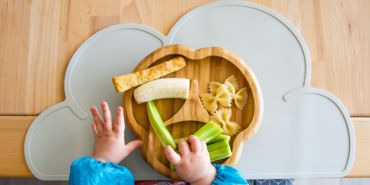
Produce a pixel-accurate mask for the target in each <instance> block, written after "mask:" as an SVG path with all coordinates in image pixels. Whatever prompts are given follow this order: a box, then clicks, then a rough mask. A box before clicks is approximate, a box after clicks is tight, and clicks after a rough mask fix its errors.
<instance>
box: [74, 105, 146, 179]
mask: <svg viewBox="0 0 370 185" xmlns="http://www.w3.org/2000/svg"><path fill="white" fill-rule="evenodd" d="M101 107H102V110H103V119H101V116H100V115H99V112H98V110H97V108H96V107H92V108H91V113H92V116H93V120H94V121H93V124H92V131H93V133H94V137H95V142H94V150H93V154H92V156H91V157H82V158H80V159H78V160H75V161H74V162H73V163H72V165H71V172H70V178H69V180H70V184H71V185H74V184H76V185H78V184H87V185H89V184H134V177H133V175H132V174H131V172H130V171H129V170H128V169H127V168H125V167H123V166H120V165H118V163H119V162H121V161H122V160H123V159H124V158H125V157H127V156H128V155H129V154H130V153H131V152H132V151H133V150H135V149H136V148H137V147H139V146H141V144H142V142H141V141H139V140H135V141H131V142H129V143H127V144H126V143H125V139H124V130H125V124H124V122H123V121H124V119H123V109H122V107H121V106H119V107H117V117H116V122H113V120H112V118H111V117H112V116H111V113H110V110H109V107H108V104H107V103H106V102H104V101H103V102H102V103H101Z"/></svg>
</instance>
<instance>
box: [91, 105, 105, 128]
mask: <svg viewBox="0 0 370 185" xmlns="http://www.w3.org/2000/svg"><path fill="white" fill-rule="evenodd" d="M90 111H91V114H92V116H93V119H94V123H95V124H96V129H97V131H98V132H100V131H102V130H103V122H102V120H101V118H100V114H99V111H98V109H97V108H96V107H95V106H92V107H91V108H90Z"/></svg>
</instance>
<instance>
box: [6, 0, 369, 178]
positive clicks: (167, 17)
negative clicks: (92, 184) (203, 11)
mask: <svg viewBox="0 0 370 185" xmlns="http://www.w3.org/2000/svg"><path fill="white" fill-rule="evenodd" d="M207 2H210V0H122V1H117V0H106V1H100V0H89V1H78V0H60V1H54V0H2V1H0V40H1V42H0V89H1V91H0V115H1V116H0V128H1V129H0V138H1V142H0V149H1V150H0V151H4V150H2V149H7V150H6V151H5V152H0V175H1V176H29V175H30V173H29V171H28V170H27V169H26V165H25V162H24V159H23V158H22V157H23V151H22V150H23V138H24V135H25V133H26V129H27V128H28V126H29V124H30V122H31V119H30V117H28V116H35V115H38V114H39V113H40V112H41V111H42V110H44V109H46V108H47V107H48V106H50V105H53V104H55V103H57V102H60V101H62V100H63V99H64V91H63V80H64V73H65V70H66V67H67V65H68V62H69V59H70V57H71V56H72V54H73V52H74V51H75V50H76V48H77V47H78V46H79V45H80V44H81V43H82V42H83V41H84V40H86V39H87V38H88V37H89V36H90V35H91V34H93V33H95V32H96V31H98V30H100V29H102V28H104V27H106V26H109V25H112V24H117V23H127V22H135V23H142V24H146V25H149V26H151V27H153V28H155V29H157V30H158V31H160V32H162V33H163V34H167V33H168V31H169V29H170V28H171V27H172V26H173V24H174V23H175V22H176V21H177V20H178V19H179V18H180V17H181V16H182V15H184V14H185V13H186V12H188V11H190V10H191V9H193V8H195V7H197V6H199V5H202V4H204V3H207ZM252 2H257V3H260V4H262V5H265V6H267V7H269V8H271V9H273V10H275V11H277V12H279V13H280V14H282V15H283V16H285V17H286V18H287V19H288V20H289V21H291V22H292V23H293V25H294V26H295V27H296V28H297V29H298V30H299V31H300V32H301V34H302V36H303V37H304V39H305V41H306V43H307V45H308V47H309V50H310V53H311V59H312V85H313V86H315V87H319V88H323V89H326V90H328V91H330V92H331V93H333V94H334V95H336V96H337V97H339V99H341V100H342V101H343V103H344V104H345V106H346V107H347V108H348V110H349V112H350V114H351V115H352V116H361V117H364V118H361V120H364V121H358V120H357V118H355V119H354V120H355V122H354V125H355V127H356V134H357V136H356V137H357V139H358V140H357V153H356V160H355V165H354V168H353V171H352V173H351V174H350V176H362V177H370V165H369V160H370V138H369V135H370V128H369V124H370V118H368V117H370V108H369V105H370V96H369V95H370V83H369V82H368V80H369V79H370V62H369V60H370V52H369V51H370V34H368V30H370V21H368V18H369V17H370V1H368V0H353V1H352V0H322V1H317V0H304V1H302V0H254V1H252ZM9 138H10V139H9Z"/></svg>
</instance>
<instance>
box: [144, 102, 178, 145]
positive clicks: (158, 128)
mask: <svg viewBox="0 0 370 185" xmlns="http://www.w3.org/2000/svg"><path fill="white" fill-rule="evenodd" d="M146 108H147V111H148V117H149V121H150V125H151V126H152V128H153V130H154V133H155V134H156V136H157V137H158V139H159V141H160V142H161V144H162V146H163V147H166V146H167V145H170V146H171V147H172V148H173V149H174V150H176V148H177V146H176V142H175V140H174V139H173V137H172V135H171V133H170V132H169V131H168V129H167V128H166V126H165V125H164V123H163V120H162V118H161V115H160V114H159V112H158V110H157V107H156V106H155V104H154V102H153V101H149V102H147V103H146Z"/></svg>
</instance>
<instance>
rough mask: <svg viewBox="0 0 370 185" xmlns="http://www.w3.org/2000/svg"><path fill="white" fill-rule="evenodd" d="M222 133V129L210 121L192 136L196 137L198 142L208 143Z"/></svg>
mask: <svg viewBox="0 0 370 185" xmlns="http://www.w3.org/2000/svg"><path fill="white" fill-rule="evenodd" d="M222 132H223V130H222V128H220V127H219V126H217V125H216V124H215V123H213V121H210V122H208V123H207V124H205V125H204V126H202V127H201V128H200V129H199V130H197V131H196V132H195V133H194V135H195V136H197V137H198V138H199V139H200V140H202V141H204V142H206V143H208V142H209V141H211V140H212V139H213V138H215V137H217V136H218V135H220V134H221V133H222Z"/></svg>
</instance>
